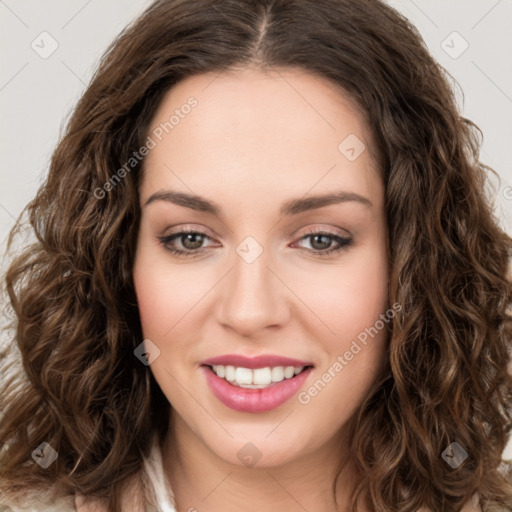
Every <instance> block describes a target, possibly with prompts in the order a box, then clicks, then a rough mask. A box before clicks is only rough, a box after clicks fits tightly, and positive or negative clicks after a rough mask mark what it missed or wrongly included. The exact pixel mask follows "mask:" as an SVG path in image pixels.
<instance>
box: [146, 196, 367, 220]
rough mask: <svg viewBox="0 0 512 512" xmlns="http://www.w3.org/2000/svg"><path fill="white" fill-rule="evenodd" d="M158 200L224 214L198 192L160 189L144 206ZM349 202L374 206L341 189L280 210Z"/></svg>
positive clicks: (296, 201)
mask: <svg viewBox="0 0 512 512" xmlns="http://www.w3.org/2000/svg"><path fill="white" fill-rule="evenodd" d="M156 201H166V202H168V203H173V204H176V205H178V206H184V207H185V208H190V209H191V210H196V211H199V212H203V213H210V214H212V215H216V216H218V217H222V216H223V211H222V208H221V207H220V206H219V205H218V204H216V203H214V202H213V201H210V200H208V199H206V198H204V197H201V196H198V195H196V194H187V193H185V192H175V191H172V190H160V191H158V192H155V193H154V194H152V195H151V196H150V197H149V199H148V200H147V201H146V202H145V203H144V206H148V205H149V204H151V203H154V202H156ZM347 202H356V203H359V204H362V205H364V206H366V207H368V208H371V207H372V206H373V204H372V202H371V201H370V200H369V199H368V198H367V197H364V196H361V195H359V194H356V193H355V192H347V191H345V190H340V191H337V192H332V193H329V194H324V195H316V196H310V197H303V198H299V199H290V200H288V201H286V202H285V203H283V205H282V206H281V208H280V210H279V212H280V214H281V215H285V216H288V215H297V214H299V213H302V212H305V211H308V210H315V209H317V208H322V207H324V206H329V205H331V204H339V203H347Z"/></svg>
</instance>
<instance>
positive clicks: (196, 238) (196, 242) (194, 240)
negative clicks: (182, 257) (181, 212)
mask: <svg viewBox="0 0 512 512" xmlns="http://www.w3.org/2000/svg"><path fill="white" fill-rule="evenodd" d="M201 236H202V235H199V234H198V233H188V234H187V235H185V239H184V240H182V241H183V242H184V243H183V246H184V247H186V248H187V249H198V248H199V247H201V243H202V239H201ZM187 242H191V244H192V247H191V246H190V245H189V244H188V243H187Z"/></svg>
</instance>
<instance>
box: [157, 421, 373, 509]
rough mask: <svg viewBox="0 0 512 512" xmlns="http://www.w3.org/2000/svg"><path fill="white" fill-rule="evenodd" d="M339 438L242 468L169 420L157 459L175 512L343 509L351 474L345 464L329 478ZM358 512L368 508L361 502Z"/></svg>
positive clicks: (352, 478)
mask: <svg viewBox="0 0 512 512" xmlns="http://www.w3.org/2000/svg"><path fill="white" fill-rule="evenodd" d="M342 447H343V441H342V437H341V436H340V437H338V438H336V439H333V440H332V441H331V442H330V444H329V445H326V446H324V447H322V449H320V450H318V451H316V452H314V453H310V454H306V455H304V456H302V457H301V458H300V459H294V460H293V461H290V462H287V463H283V464H282V465H279V466H272V467H257V466H255V467H245V466H243V465H235V464H231V463H230V462H228V461H226V460H224V459H222V458H220V457H218V456H217V455H216V454H215V453H213V452H212V451H211V450H210V449H209V448H208V447H207V446H206V445H205V444H203V443H202V442H201V440H200V439H198V438H197V437H195V436H194V434H193V433H192V432H191V431H190V430H189V429H188V428H187V427H186V425H184V424H183V422H182V421H181V420H180V419H179V418H174V421H173V425H172V428H171V429H169V436H168V437H167V439H166V442H165V445H164V447H163V463H164V468H165V472H166V476H167V479H168V480H169V483H170V485H171V488H172V490H173V492H174V497H175V501H176V505H177V510H178V511H182V510H183V511H185V510H186V511H201V512H202V511H205V512H235V511H236V512H239V511H240V510H247V504H248V503H249V504H250V508H251V510H262V511H263V510H264V511H265V512H281V511H282V510H287V511H289V512H304V510H322V511H324V512H346V511H348V503H349V498H350V493H351V491H352V490H353V488H354V486H355V484H356V482H357V477H356V473H355V471H354V469H353V467H352V466H351V465H350V464H346V465H345V467H344V468H343V469H342V471H341V473H340V476H339V478H338V479H337V481H336V483H337V485H336V493H337V497H338V500H337V503H336V502H335V499H334V493H333V489H332V484H333V482H334V479H335V476H336V474H337V470H338V467H339V462H340V459H341V456H342V455H343V449H342ZM360 507H361V508H360V511H361V512H368V510H369V509H368V508H367V506H366V504H365V503H361V504H360Z"/></svg>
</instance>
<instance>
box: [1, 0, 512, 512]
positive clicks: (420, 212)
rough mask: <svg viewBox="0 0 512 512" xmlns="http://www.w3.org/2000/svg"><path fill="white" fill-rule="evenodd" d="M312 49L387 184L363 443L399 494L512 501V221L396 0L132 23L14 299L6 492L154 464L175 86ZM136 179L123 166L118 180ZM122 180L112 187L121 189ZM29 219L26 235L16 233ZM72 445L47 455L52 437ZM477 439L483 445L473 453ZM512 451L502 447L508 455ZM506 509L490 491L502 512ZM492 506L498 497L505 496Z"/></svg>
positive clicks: (375, 477) (111, 54)
mask: <svg viewBox="0 0 512 512" xmlns="http://www.w3.org/2000/svg"><path fill="white" fill-rule="evenodd" d="M248 65H253V66H259V67H261V68H265V67H267V68H268V67H273V66H277V67H299V68H302V69H306V70H308V71H310V72H312V73H314V74H316V75H317V76H319V77H322V78H324V79H328V80H330V81H332V82H334V83H335V84H338V85H339V86H340V88H341V89H340V90H343V91H345V92H346V93H347V94H348V96H349V97H350V98H351V99H352V100H353V101H354V102H356V104H357V105H358V106H359V108H360V110H361V113H362V114H363V115H365V116H366V118H367V119H368V122H369V125H370V127H371V130H372V136H373V139H374V140H375V142H376V145H377V147H378V153H379V160H380V163H381V167H382V175H383V178H384V183H385V190H386V192H385V199H386V211H387V223H388V227H389V247H390V260H391V273H390V282H389V301H390V303H399V304H402V306H403V307H402V310H401V311H400V312H397V313H396V315H395V317H394V318H393V320H392V328H391V337H390V342H389V359H388V360H387V361H386V367H385V372H384V375H383V377H382V378H380V379H378V381H377V382H376V383H375V385H374V386H373V388H372V390H371V392H370V393H369V395H368V397H367V399H366V400H365V401H364V403H363V404H362V406H361V408H360V410H359V412H358V414H357V417H356V421H355V422H354V427H353V430H352V439H351V441H352V443H351V446H352V452H351V455H352V456H353V458H354V461H355V463H356V465H357V468H358V469H359V470H360V472H361V474H362V475H363V479H362V480H361V482H360V485H359V486H358V489H356V491H357V492H355V493H354V495H353V505H355V503H356V501H357V495H358V494H359V493H360V492H362V490H363V489H365V490H366V491H367V492H368V495H369V498H370V502H371V503H372V504H373V507H374V509H375V510H376V511H378V512H383V511H389V510H394V511H401V512H402V511H403V512H416V510H417V509H418V508H420V507H421V506H424V507H427V508H429V509H431V510H433V511H435V512H439V511H441V512H450V511H456V510H459V509H460V507H461V506H462V504H463V503H465V502H467V501H468V500H469V499H470V498H471V496H472V495H473V494H474V493H478V495H479V497H480V503H481V505H482V506H484V507H485V506H488V507H491V505H501V506H503V507H509V509H512V485H511V483H510V482H509V481H507V476H506V475H505V474H504V471H502V469H503V461H502V452H503V450H504V448H505V445H506V442H507V437H508V433H509V432H510V430H511V428H512V417H511V413H512V377H511V375H510V374H509V373H508V372H507V364H508V362H509V360H510V351H511V348H512V347H511V345H512V318H511V311H510V310H508V311H507V308H509V307H510V306H511V305H512V284H511V282H510V280H507V272H508V269H509V265H510V260H511V256H512V239H511V238H510V237H509V236H507V234H506V233H505V232H504V231H503V230H502V229H500V227H499V222H498V220H497V219H496V218H495V216H494V213H493V208H492V204H491V201H490V199H489V198H488V197H487V194H486V192H487V190H488V185H489V182H488V178H489V176H490V173H491V172H492V173H493V174H495V175H496V173H495V172H494V171H493V170H492V169H490V168H489V167H487V166H485V165H483V164H482V163H480V162H479V147H480V144H481V132H480V131H479V129H478V128H477V127H476V126H475V125H474V124H473V123H472V122H471V121H469V120H468V119H465V118H464V117H462V116H461V114H460V113H459V111H458V107H457V105H456V101H455V98H454V94H453V91H452V89H451V86H450V77H449V75H448V74H447V73H446V71H445V70H444V69H443V68H442V67H441V66H440V65H439V64H437V63H436V62H435V61H434V60H433V58H432V57H431V56H430V54H429V53H428V51H427V49H426V46H425V44H424V42H423V40H422V38H421V36H420V35H419V33H418V31H417V30H416V29H415V27H414V26H412V25H411V24H410V23H409V22H408V21H407V19H405V18H404V17H403V16H401V15H400V14H399V13H397V12H396V11H395V10H393V9H392V8H390V7H389V6H387V5H386V4H384V3H383V2H381V1H379V0H358V1H353V0H259V1H251V0H161V1H157V2H155V3H154V4H152V5H151V6H150V7H149V8H148V9H147V10H146V11H145V12H144V13H143V15H142V16H141V17H140V18H138V19H137V20H136V21H135V22H134V23H133V24H132V25H131V26H129V27H128V28H127V29H125V30H124V31H123V32H122V33H121V34H120V36H119V37H118V38H117V39H116V40H115V41H114V43H113V44H112V45H111V47H110V48H109V49H108V51H107V53H106V54H105V56H104V57H103V59H102V60H101V62H100V65H99V67H98V69H97V71H96V73H95V75H94V76H93V78H92V81H91V83H90V84H89V86H88V88H87V90H86V91H85V93H84V94H83V96H82V98H81V99H80V101H79V102H78V104H77V106H76V108H75V110H74V113H73V115H72V117H71V118H70V120H69V122H68V125H67V128H66V131H65V133H64V135H63V137H62V139H61V140H60V142H59V144H58V146H57V148H56V149H55V152H54V154H53V156H52V159H51V164H50V169H49V174H48V177H47V179H46V181H45V183H44V184H43V186H42V187H41V188H40V190H39V191H38V193H37V195H36V197H35V198H34V200H33V201H31V202H30V203H29V205H28V206H27V208H26V210H25V212H24V213H25V214H28V219H29V222H30V225H31V228H32V229H33V231H34V233H35V235H36V237H37V239H36V241H35V242H34V243H33V244H31V245H30V246H27V247H26V248H25V250H24V251H23V252H22V253H21V254H20V255H18V256H17V257H16V258H14V259H13V260H12V262H11V265H10V267H9V269H8V272H7V274H6V281H5V285H6V289H7V292H8V294H9V297H10V302H11V306H12V310H13V312H14V314H15V322H14V324H13V325H14V333H13V343H12V344H11V347H12V348H13V349H14V348H16V349H18V350H19V353H20V355H21V362H22V367H21V368H18V369H16V368H15V366H13V365H14V362H13V361H12V360H11V361H10V362H9V363H8V364H7V360H8V357H7V349H6V353H4V363H5V368H4V370H5V371H7V369H8V368H11V370H12V369H13V368H14V369H15V372H17V374H16V375H13V376H12V378H9V379H8V380H7V379H6V383H5V385H4V387H3V388H2V390H1V393H0V403H1V409H2V410H3V412H4V415H3V417H2V419H1V422H0V443H2V445H3V449H2V451H1V452H0V492H1V491H3V492H5V493H8V494H9V495H14V494H19V495H21V493H23V492H24V491H25V490H27V489H35V488H41V489H43V488H47V487H48V486H55V487H56V488H58V489H59V493H61V494H63V495H64V494H66V493H74V492H80V493H83V494H85V495H87V496H97V497H105V498H106V499H107V500H108V504H109V510H112V511H115V512H118V511H119V510H120V497H121V493H122V487H123V483H124V482H126V481H127V480H128V479H129V478H131V477H133V476H134V475H136V474H137V473H138V472H140V471H141V467H142V461H143V457H144V456H147V455H148V452H149V447H150V439H151V435H152V434H154V433H157V434H158V436H159V439H160V440H163V439H164V437H165V435H166V432H167V430H166V429H167V426H168V421H169V415H170V413H171V407H170V405H169V403H168V401H167V400H166V399H165V397H164V395H163V393H162V392H161V390H160V389H159V387H158V385H157V384H156V381H155V380H154V378H153V377H152V374H151V372H150V370H149V368H148V367H147V366H144V365H142V364H140V361H138V360H137V359H136V358H135V357H134V354H133V351H134V349H135V348H136V347H137V346H138V345H139V344H140V343H141V341H142V339H143V338H142V332H141V326H140V321H139V315H138V310H137V306H136V300H135V295H134V287H133V281H132V273H131V269H132V263H133V256H134V250H135V243H136V235H137V230H138V222H139V215H140V212H139V207H138V184H139V182H140V171H141V165H142V162H143V159H142V160H141V161H140V162H137V163H136V165H133V168H130V169H129V170H126V169H125V173H122V179H117V178H119V174H120V173H119V172H117V173H116V171H117V170H118V169H121V168H122V167H123V165H125V163H126V162H127V161H129V159H130V158H132V157H133V154H134V153H136V152H138V150H139V149H140V148H141V147H142V146H143V145H144V144H145V141H146V139H147V135H148V130H149V122H150V119H151V117H152V114H153V113H154V112H155V110H156V107H157V106H158V105H159V102H160V101H161V100H162V98H163V95H164V94H165V93H166V92H167V91H168V90H169V88H170V87H172V86H173V85H174V84H176V83H177V82H178V81H179V80H181V79H183V78H186V77H189V76H191V75H194V74H199V73H206V72H218V73H221V72H222V71H226V70H230V69H236V68H240V69H242V68H244V67H245V66H248ZM114 175H115V176H116V177H117V178H116V179H115V183H113V182H112V181H111V180H112V179H113V176H114ZM106 183H111V186H107V187H105V184H106ZM18 230H19V229H14V230H13V231H12V232H11V236H10V239H9V246H11V245H12V243H13V239H14V236H15V234H16V232H17V231H18ZM42 442H47V443H48V444H49V445H51V447H53V448H54V449H55V450H56V451H57V452H58V455H59V456H58V458H57V459H56V460H55V461H54V462H53V464H52V465H50V466H49V467H48V468H46V469H43V468H41V467H40V466H39V465H38V464H35V463H34V462H33V460H32V457H31V454H32V452H33V450H34V449H35V448H36V447H38V446H39V445H40V443H42ZM453 442H457V443H458V445H459V446H460V447H461V448H463V449H464V450H465V452H467V454H468V456H467V459H466V460H465V461H464V462H463V463H462V464H461V465H460V466H459V467H458V468H452V467H451V466H450V465H449V464H448V463H447V462H446V460H444V458H443V453H444V451H445V450H446V449H447V448H448V447H449V446H450V445H451V443H453ZM500 463H501V465H500ZM484 510H485V509H484ZM488 510H490V508H489V509H488Z"/></svg>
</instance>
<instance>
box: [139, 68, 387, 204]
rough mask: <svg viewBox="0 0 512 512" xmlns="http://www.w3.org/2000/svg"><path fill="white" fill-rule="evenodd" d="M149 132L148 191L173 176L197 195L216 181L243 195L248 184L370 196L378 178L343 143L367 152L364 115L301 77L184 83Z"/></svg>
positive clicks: (280, 74)
mask: <svg viewBox="0 0 512 512" xmlns="http://www.w3.org/2000/svg"><path fill="white" fill-rule="evenodd" d="M191 98H193V100H194V102H193V103H192V102H191ZM190 104H194V105H195V106H194V107H193V108H190V107H189V105H190ZM155 130H157V133H158V134H159V137H157V139H158V138H159V139H161V140H156V146H155V147H154V149H152V150H151V151H150V153H149V154H148V156H147V157H146V159H145V162H144V174H145V178H144V183H145V184H146V185H147V186H151V188H152V189H155V187H162V186H165V185H167V184H171V183H177V180H178V177H182V178H183V179H186V181H187V183H190V184H195V185H196V187H201V183H204V182H205V179H208V180H211V177H212V176H213V175H215V176H216V177H217V180H216V181H217V183H218V184H224V185H226V184H229V185H230V188H231V189H232V190H233V191H236V190H239V191H240V192H241V193H243V191H244V190H245V188H244V187H245V186H247V185H249V184H250V186H251V187H252V190H256V189H257V188H258V187H259V186H261V187H262V193H264V189H265V187H266V188H267V189H268V187H269V186H271V187H272V186H275V187H280V188H281V189H283V190H286V189H289V190H290V191H291V190H292V189H293V191H294V192H295V194H305V193H307V191H308V189H311V188H312V187H315V186H316V185H315V183H319V186H321V187H322V190H323V191H324V190H325V189H326V188H327V189H328V188H330V187H336V188H339V185H340V184H341V185H347V186H349V187H350V186H352V188H354V187H355V188H357V187H359V190H357V192H364V193H366V194H368V188H369V187H371V183H372V182H373V181H375V180H376V177H377V169H376V163H375V161H374V159H373V158H372V157H371V156H370V153H369V151H368V150H364V151H363V152H362V153H361V155H360V156H359V157H358V158H357V159H355V160H351V159H350V158H347V156H349V157H350V154H349V155H347V154H346V149H347V144H348V146H354V144H355V149H356V151H358V150H359V149H360V148H361V147H365V146H366V148H368V147H369V145H370V144H371V140H370V131H369V130H368V127H367V126H366V124H365V119H364V116H363V114H362V113H361V112H360V110H359V109H358V108H357V106H356V105H355V104H354V103H353V102H351V101H350V100H349V99H348V98H347V96H346V95H345V94H344V93H343V91H341V90H340V88H339V87H337V86H336V85H334V84H333V83H331V82H330V81H327V80H324V79H322V78H319V77H317V76H315V75H312V74H310V73H308V72H306V71H304V70H301V69H288V68H287V69H274V70H271V71H268V72H263V71H261V70H255V69H247V70H243V71H230V72H223V73H216V74H214V73H209V74H202V75H196V76H193V77H189V78H187V79H185V80H182V81H181V82H179V83H178V84H176V85H175V86H174V87H173V88H172V89H170V90H169V91H168V92H167V93H166V95H165V96H164V98H163V100H162V102H161V103H160V105H159V108H158V109H157V111H156V113H155V115H154V116H153V118H152V120H151V123H150V135H151V133H155ZM153 138H155V136H154V135H153ZM345 141H348V143H346V142H345ZM349 149H350V148H349ZM320 182H321V183H320ZM187 183H185V185H186V184H187ZM358 183H359V184H358ZM178 184H179V183H178ZM183 185H184V183H181V184H179V186H180V188H183ZM147 186H146V188H147ZM361 187H362V188H361ZM204 190H205V189H204V187H203V191H204ZM316 191H317V190H315V192H316ZM354 191H356V190H354ZM318 192H320V190H318Z"/></svg>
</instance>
